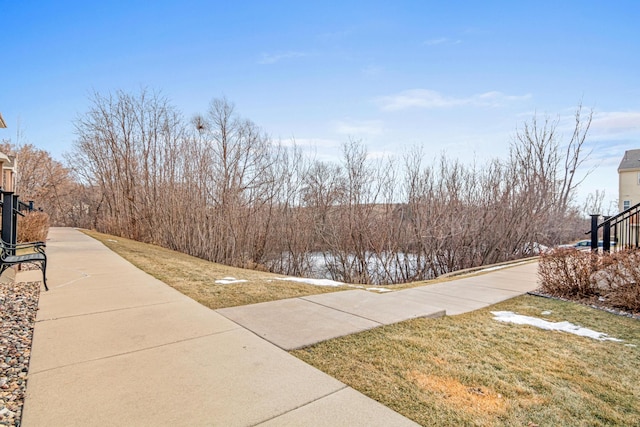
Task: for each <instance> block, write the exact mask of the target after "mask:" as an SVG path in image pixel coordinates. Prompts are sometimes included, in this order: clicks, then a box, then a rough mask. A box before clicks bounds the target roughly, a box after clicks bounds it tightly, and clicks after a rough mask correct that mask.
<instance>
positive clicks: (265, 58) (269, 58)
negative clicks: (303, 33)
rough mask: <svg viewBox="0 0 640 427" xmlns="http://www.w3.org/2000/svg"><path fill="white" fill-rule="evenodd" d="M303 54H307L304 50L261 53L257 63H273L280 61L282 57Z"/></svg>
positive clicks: (295, 56) (297, 56) (287, 57)
mask: <svg viewBox="0 0 640 427" xmlns="http://www.w3.org/2000/svg"><path fill="white" fill-rule="evenodd" d="M303 56H307V54H306V53H304V52H293V51H289V52H282V53H263V54H262V55H261V58H260V60H259V61H258V63H259V64H275V63H276V62H279V61H282V60H283V59H290V58H301V57H303Z"/></svg>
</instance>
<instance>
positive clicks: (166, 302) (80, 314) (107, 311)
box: [36, 301, 177, 323]
mask: <svg viewBox="0 0 640 427" xmlns="http://www.w3.org/2000/svg"><path fill="white" fill-rule="evenodd" d="M176 302H177V301H165V302H156V303H153V304H142V305H133V306H131V307H121V308H113V309H111V310H103V311H92V312H89V313H79V314H71V315H69V316H60V317H50V318H46V319H36V323H40V322H48V321H51V320H60V319H70V318H73V317H82V316H94V315H97V314H104V313H112V312H115V311H124V310H133V309H136V308H144V307H153V306H156V305H165V304H173V303H176Z"/></svg>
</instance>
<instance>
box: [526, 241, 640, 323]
mask: <svg viewBox="0 0 640 427" xmlns="http://www.w3.org/2000/svg"><path fill="white" fill-rule="evenodd" d="M538 275H539V277H540V279H541V282H542V286H541V290H542V291H543V292H545V293H547V294H550V295H554V296H558V297H563V298H570V299H586V300H595V298H596V297H597V298H598V300H599V301H598V302H599V303H604V304H605V305H607V306H610V307H613V308H618V309H621V310H624V311H630V312H634V313H637V312H640V250H637V249H635V250H625V251H619V252H614V253H611V254H595V253H591V252H581V251H577V250H575V249H558V250H555V251H553V252H550V253H548V254H544V255H542V257H541V258H540V263H539V265H538Z"/></svg>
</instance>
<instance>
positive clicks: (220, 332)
mask: <svg viewBox="0 0 640 427" xmlns="http://www.w3.org/2000/svg"><path fill="white" fill-rule="evenodd" d="M236 330H237V328H233V329H227V330H224V331H217V332H212V333H210V334H204V335H199V336H197V337H191V338H185V339H182V340H177V341H171V342H167V343H164V344H158V345H152V346H150V347H144V348H139V349H137V350H131V351H125V352H122V353H116V354H111V355H109V356H104V357H96V358H94V359H87V360H82V361H80V362H75V363H69V364H66V365H60V366H56V367H53V368H47V369H43V370H41V371H35V372H29V376H34V375H39V374H42V373H44V372H49V371H55V370H57V369H63V368H68V367H69V366H76V365H84V364H85V363H93V362H98V361H100V360H108V359H114V358H116V357H121V356H127V355H129V354H135V353H141V352H144V351H148V350H155V349H157V348H162V347H167V346H170V345H174V344H181V343H183V342H188V341H195V340H199V339H202V338H207V337H211V336H214V335H220V334H226V333H229V332H234V331H236Z"/></svg>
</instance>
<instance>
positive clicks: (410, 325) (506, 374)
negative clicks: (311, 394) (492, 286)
mask: <svg viewBox="0 0 640 427" xmlns="http://www.w3.org/2000/svg"><path fill="white" fill-rule="evenodd" d="M491 310H509V311H514V312H516V313H519V314H524V315H529V316H535V317H541V318H545V319H546V320H550V321H563V320H568V321H571V322H573V323H576V324H579V325H582V326H585V327H589V328H592V329H595V330H598V331H601V332H605V333H608V334H609V335H610V336H613V337H617V338H621V339H624V340H625V341H624V342H623V343H616V342H611V341H604V342H602V341H596V340H592V339H589V338H583V337H578V336H574V335H570V334H566V333H561V332H551V331H544V330H541V329H537V328H534V327H531V326H518V325H512V324H505V323H501V322H497V321H495V320H493V316H492V315H491V313H490V312H489V310H488V309H486V310H479V311H476V312H472V313H467V314H464V315H460V316H452V317H448V316H446V317H443V318H440V319H416V320H411V321H407V322H402V323H398V324H395V325H390V326H385V327H382V328H378V329H374V330H371V331H367V332H363V333H360V334H356V335H351V336H347V337H343V338H338V339H335V340H331V341H326V342H323V343H320V344H317V345H315V346H312V347H309V348H305V349H301V350H296V351H294V352H293V354H294V355H295V356H297V357H299V358H300V359H302V360H304V361H306V362H307V363H310V364H312V365H314V366H316V367H318V368H319V369H321V370H323V371H325V372H327V373H328V374H329V375H332V376H334V377H336V378H337V379H339V380H341V381H343V382H345V383H346V384H348V385H350V386H352V387H354V388H355V389H357V390H359V391H361V392H363V393H364V394H366V395H368V396H370V397H372V398H374V399H376V400H378V401H380V402H382V403H383V404H385V405H387V406H389V407H391V408H392V409H394V410H396V411H398V412H400V413H401V414H403V415H405V416H407V417H409V418H411V419H413V420H415V421H416V422H418V423H420V424H422V425H425V426H435V425H437V426H441V425H442V426H459V425H477V426H502V425H515V426H527V425H540V426H563V425H564V426H581V425H584V426H600V425H601V426H604V425H620V426H623V425H624V426H629V425H640V404H639V403H638V402H639V401H640V400H639V397H640V384H639V383H638V381H637V378H639V377H640V349H639V348H638V347H640V322H638V321H637V320H634V319H629V318H623V317H620V316H615V315H612V314H610V313H606V312H602V311H598V310H594V309H591V308H588V307H585V306H581V305H577V304H572V303H567V302H562V301H555V300H550V299H545V298H538V297H533V296H524V297H520V298H516V299H513V300H510V301H506V302H503V303H500V304H498V305H495V306H493V307H491ZM543 312H551V314H548V315H543V314H542V313H543Z"/></svg>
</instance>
